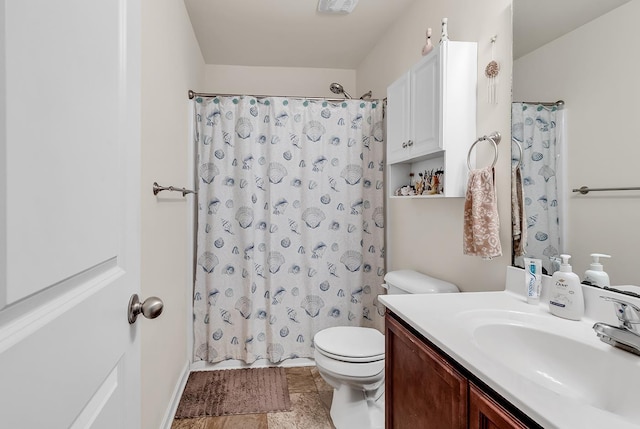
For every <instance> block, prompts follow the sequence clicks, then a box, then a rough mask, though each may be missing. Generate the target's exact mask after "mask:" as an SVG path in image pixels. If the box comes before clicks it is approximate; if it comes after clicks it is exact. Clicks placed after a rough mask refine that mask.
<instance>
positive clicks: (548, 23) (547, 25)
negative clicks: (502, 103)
mask: <svg viewBox="0 0 640 429" xmlns="http://www.w3.org/2000/svg"><path fill="white" fill-rule="evenodd" d="M628 1H630V0H561V1H560V0H535V1H534V0H513V58H514V59H517V58H520V57H521V56H523V55H526V54H528V53H529V52H531V51H534V50H536V49H538V48H539V47H540V46H542V45H545V44H547V43H549V42H551V41H552V40H555V39H557V38H558V37H560V36H562V35H563V34H566V33H569V32H571V31H573V30H575V29H576V28H578V27H580V26H582V25H584V24H586V23H587V22H589V21H592V20H594V19H595V18H597V17H599V16H601V15H603V14H605V13H607V12H609V11H611V10H613V9H615V8H617V7H618V6H621V5H623V4H624V3H627V2H628ZM606 32H607V29H606V28H603V29H602V31H601V33H600V34H594V35H593V37H606ZM585 43H588V41H585Z"/></svg>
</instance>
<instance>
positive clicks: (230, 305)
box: [194, 96, 384, 363]
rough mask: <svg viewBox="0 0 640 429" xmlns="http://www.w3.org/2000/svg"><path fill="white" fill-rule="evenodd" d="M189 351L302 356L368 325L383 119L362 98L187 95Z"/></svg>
mask: <svg viewBox="0 0 640 429" xmlns="http://www.w3.org/2000/svg"><path fill="white" fill-rule="evenodd" d="M194 106H195V128H196V134H195V139H196V144H197V166H198V167H197V174H198V176H199V179H198V182H199V193H198V232H197V252H196V257H197V268H196V282H195V288H194V336H195V341H194V360H204V361H208V362H219V361H222V360H227V359H239V360H242V361H244V362H247V363H251V362H254V361H255V360H257V359H264V358H266V359H268V360H269V361H271V362H280V361H282V360H285V359H289V358H296V357H312V356H313V336H314V334H315V333H316V332H318V331H319V330H321V329H324V328H327V327H332V326H338V325H355V326H371V325H376V324H379V323H380V320H381V317H382V316H383V315H384V309H383V307H382V306H381V305H378V303H377V299H376V298H377V295H378V294H379V293H380V292H381V287H380V285H381V283H382V282H383V275H384V247H383V238H384V230H383V227H384V219H383V213H384V210H383V165H384V163H383V153H384V152H383V146H384V145H383V139H384V132H383V122H382V106H381V105H380V104H379V103H378V102H376V101H374V102H370V101H362V100H345V101H344V102H341V103H332V102H328V101H313V100H305V99H291V98H281V97H270V98H260V99H259V98H255V97H250V96H237V97H215V98H197V99H196V102H195V103H194Z"/></svg>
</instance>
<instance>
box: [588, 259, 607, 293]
mask: <svg viewBox="0 0 640 429" xmlns="http://www.w3.org/2000/svg"><path fill="white" fill-rule="evenodd" d="M591 257H592V258H593V261H592V262H591V265H590V266H589V269H588V270H587V271H585V272H584V283H586V284H590V285H592V286H598V287H605V286H611V283H610V282H609V275H608V274H607V273H606V272H605V271H604V270H603V269H602V264H601V263H600V258H610V257H611V256H610V255H604V254H602V253H592V254H591Z"/></svg>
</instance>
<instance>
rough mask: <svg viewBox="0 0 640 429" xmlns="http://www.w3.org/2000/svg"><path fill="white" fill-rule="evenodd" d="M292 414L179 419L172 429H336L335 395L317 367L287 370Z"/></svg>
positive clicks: (300, 367)
mask: <svg viewBox="0 0 640 429" xmlns="http://www.w3.org/2000/svg"><path fill="white" fill-rule="evenodd" d="M285 372H286V374H287V383H288V384H289V397H290V398H291V411H289V412H282V413H267V414H239V415H233V416H221V417H201V418H197V419H176V420H174V421H173V424H172V425H171V429H335V427H334V426H333V424H332V423H331V417H330V416H329V409H330V407H331V398H332V395H333V391H332V389H331V386H329V385H328V384H327V383H325V381H324V380H323V379H322V377H320V374H319V373H318V370H317V369H316V368H315V367H314V366H299V367H294V368H286V369H285Z"/></svg>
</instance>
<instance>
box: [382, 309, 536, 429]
mask: <svg viewBox="0 0 640 429" xmlns="http://www.w3.org/2000/svg"><path fill="white" fill-rule="evenodd" d="M385 325H386V327H385V331H386V332H385V333H386V357H385V359H386V362H385V365H386V366H385V385H386V387H385V389H386V390H385V427H386V428H387V429H416V428H420V429H467V428H469V429H524V428H539V426H538V425H537V424H535V423H533V422H531V423H532V424H531V425H527V424H525V423H523V422H522V421H521V420H519V419H518V418H516V417H515V416H514V415H513V414H512V413H511V412H509V411H507V409H506V408H505V407H503V406H502V405H500V404H499V403H498V402H497V401H496V400H495V399H494V398H493V397H492V396H491V395H490V394H489V393H488V392H486V391H485V390H484V389H482V388H480V387H478V386H477V385H476V384H474V382H473V381H471V380H470V377H471V376H470V374H466V373H465V372H466V371H465V370H464V369H463V368H461V367H460V366H459V365H457V364H456V363H455V362H452V361H451V359H450V358H449V357H446V356H443V355H442V353H441V352H440V351H439V350H437V349H436V348H435V347H434V346H432V345H431V344H430V343H428V342H427V341H426V340H424V339H423V338H422V337H420V336H418V335H416V334H414V333H413V332H411V331H410V330H409V329H408V328H407V327H405V326H404V325H403V324H402V322H400V321H399V320H398V319H396V317H395V316H394V315H393V314H392V313H390V312H389V311H387V315H386V324H385Z"/></svg>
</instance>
